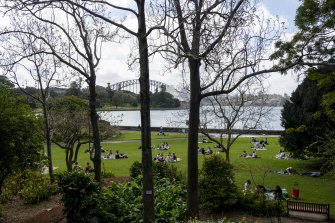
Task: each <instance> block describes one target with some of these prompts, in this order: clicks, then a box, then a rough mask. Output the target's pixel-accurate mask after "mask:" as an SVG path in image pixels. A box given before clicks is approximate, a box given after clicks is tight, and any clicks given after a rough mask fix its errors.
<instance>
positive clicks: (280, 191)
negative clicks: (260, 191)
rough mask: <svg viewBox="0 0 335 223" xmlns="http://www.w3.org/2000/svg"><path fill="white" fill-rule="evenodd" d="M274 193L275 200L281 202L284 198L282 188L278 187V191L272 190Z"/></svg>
mask: <svg viewBox="0 0 335 223" xmlns="http://www.w3.org/2000/svg"><path fill="white" fill-rule="evenodd" d="M271 191H272V192H273V195H274V196H275V200H279V199H281V198H282V197H283V191H282V189H281V188H280V186H278V185H277V186H276V189H274V190H271Z"/></svg>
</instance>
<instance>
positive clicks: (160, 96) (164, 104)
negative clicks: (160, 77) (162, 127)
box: [151, 85, 180, 108]
mask: <svg viewBox="0 0 335 223" xmlns="http://www.w3.org/2000/svg"><path fill="white" fill-rule="evenodd" d="M162 86H165V85H162ZM151 106H152V107H156V108H177V107H179V106H180V101H179V100H178V99H177V98H174V97H173V95H172V94H170V93H168V92H166V91H165V90H164V89H163V88H162V91H160V92H156V93H154V94H152V96H151Z"/></svg>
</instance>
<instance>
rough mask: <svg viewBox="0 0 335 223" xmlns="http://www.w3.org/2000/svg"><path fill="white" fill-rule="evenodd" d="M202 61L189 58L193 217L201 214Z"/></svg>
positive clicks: (190, 203) (189, 208)
mask: <svg viewBox="0 0 335 223" xmlns="http://www.w3.org/2000/svg"><path fill="white" fill-rule="evenodd" d="M199 66H200V61H199V60H194V59H189V67H190V85H191V97H190V114H189V133H188V160H187V162H188V174H187V176H188V183H187V211H188V215H189V216H190V217H192V218H195V217H198V215H199V198H198V131H199V116H200V101H201V89H200V74H199Z"/></svg>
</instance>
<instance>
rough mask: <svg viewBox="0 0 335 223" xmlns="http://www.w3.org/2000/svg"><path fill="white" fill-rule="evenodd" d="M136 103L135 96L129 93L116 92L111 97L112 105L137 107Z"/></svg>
mask: <svg viewBox="0 0 335 223" xmlns="http://www.w3.org/2000/svg"><path fill="white" fill-rule="evenodd" d="M137 104H138V101H137V97H136V94H134V93H132V92H130V91H116V92H115V93H114V95H113V97H112V105H115V107H118V106H126V105H128V106H132V107H137Z"/></svg>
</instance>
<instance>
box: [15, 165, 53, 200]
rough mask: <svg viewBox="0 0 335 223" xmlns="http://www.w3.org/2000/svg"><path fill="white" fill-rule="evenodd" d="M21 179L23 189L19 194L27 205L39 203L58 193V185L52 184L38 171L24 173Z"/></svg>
mask: <svg viewBox="0 0 335 223" xmlns="http://www.w3.org/2000/svg"><path fill="white" fill-rule="evenodd" d="M21 177H22V178H21V179H22V180H21V181H22V182H21V184H22V186H23V188H22V189H21V190H20V191H19V194H20V196H21V197H22V198H23V200H24V201H25V203H28V204H36V203H39V202H40V201H42V200H46V199H48V198H49V197H50V196H51V195H53V194H55V192H56V185H55V184H50V181H49V179H47V178H46V177H45V176H43V175H42V174H40V173H38V172H36V171H29V170H27V171H24V173H23V174H21Z"/></svg>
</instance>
